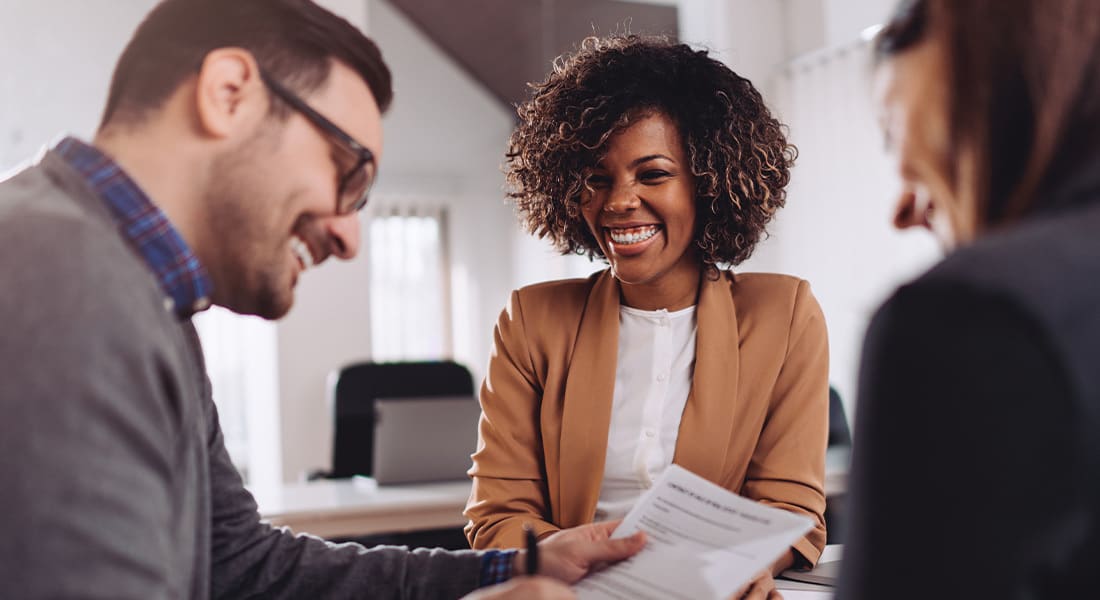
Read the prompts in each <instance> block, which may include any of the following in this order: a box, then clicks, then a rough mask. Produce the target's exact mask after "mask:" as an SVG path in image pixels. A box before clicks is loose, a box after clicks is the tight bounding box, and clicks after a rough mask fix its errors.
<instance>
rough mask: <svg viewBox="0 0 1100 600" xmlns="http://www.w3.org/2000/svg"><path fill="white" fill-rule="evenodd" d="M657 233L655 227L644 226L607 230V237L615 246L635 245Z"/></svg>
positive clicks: (657, 228)
mask: <svg viewBox="0 0 1100 600" xmlns="http://www.w3.org/2000/svg"><path fill="white" fill-rule="evenodd" d="M658 231H660V228H659V227H657V226H656V225H646V226H644V227H631V228H629V229H608V235H609V236H610V237H611V241H613V242H615V243H616V244H637V243H638V242H644V241H646V240H648V239H649V238H651V237H653V236H655V235H657V232H658Z"/></svg>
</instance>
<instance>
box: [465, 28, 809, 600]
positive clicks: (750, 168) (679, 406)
mask: <svg viewBox="0 0 1100 600" xmlns="http://www.w3.org/2000/svg"><path fill="white" fill-rule="evenodd" d="M519 114H520V117H521V119H520V120H521V122H520V125H519V126H518V128H517V129H516V131H515V132H514V134H513V135H512V138H511V142H510V152H509V154H508V178H509V182H510V184H511V187H512V189H511V196H512V198H513V199H514V200H515V202H516V204H517V206H518V209H519V211H520V213H521V215H522V217H523V219H524V221H525V224H526V226H527V228H528V229H529V230H530V231H531V232H533V233H536V234H538V235H539V236H541V237H548V238H550V240H551V241H552V242H553V243H554V244H555V246H556V247H557V248H558V249H559V250H560V251H562V252H563V253H585V254H588V255H589V256H590V257H593V256H596V257H600V258H602V259H604V260H606V261H607V262H608V263H609V265H610V268H609V269H607V270H605V271H602V272H599V273H597V274H595V275H593V276H591V277H589V278H588V279H575V280H565V281H554V282H548V283H543V284H539V285H534V286H530V287H527V288H523V289H520V290H518V291H516V292H514V293H513V295H512V298H511V301H510V303H509V305H508V307H507V308H506V309H505V310H504V312H503V313H502V314H501V317H500V320H499V323H498V325H497V328H496V331H495V337H494V348H493V352H492V356H491V357H490V362H489V368H488V373H487V377H486V380H485V383H484V385H483V387H482V390H481V403H482V408H483V416H482V420H481V426H480V432H479V433H480V438H479V444H478V450H477V452H476V453H475V455H474V457H473V458H474V466H473V469H472V470H471V474H472V475H473V479H474V488H473V493H472V496H471V498H470V502H469V504H468V505H467V510H466V514H467V516H469V518H470V524H469V525H468V527H467V534H468V536H469V539H470V542H471V545H472V546H473V547H475V548H488V547H510V546H515V545H517V544H521V543H522V540H523V526H524V525H525V524H530V525H531V526H532V527H534V529H535V531H536V532H537V533H538V534H539V535H540V536H544V535H547V534H549V533H551V532H553V531H556V530H557V529H559V528H563V527H570V526H572V525H576V524H581V523H587V522H590V521H592V520H594V519H595V520H605V519H613V518H617V517H621V516H623V515H624V514H626V512H627V511H628V510H629V509H630V507H631V506H632V505H633V504H634V502H635V501H636V500H637V499H638V498H639V497H640V495H641V494H643V493H644V492H645V491H646V490H647V489H648V488H649V486H650V485H651V484H652V482H653V481H654V480H655V479H656V478H657V477H658V476H659V475H660V474H661V472H662V471H663V470H664V469H665V468H667V467H668V465H669V464H670V463H673V462H675V463H676V464H679V465H681V466H683V467H685V468H687V469H688V470H691V471H693V472H695V473H697V474H699V475H701V476H703V477H705V478H707V479H709V480H711V481H713V482H716V483H718V484H720V485H722V486H724V487H725V488H727V489H729V490H732V491H734V492H736V493H738V494H741V495H743V496H746V497H748V498H752V499H756V500H758V501H760V502H763V503H767V504H770V505H773V506H777V507H780V508H783V509H787V510H790V511H793V512H797V513H800V514H803V515H806V516H808V517H810V518H811V519H812V520H813V521H814V523H815V524H816V525H815V527H814V528H813V530H812V531H810V533H809V534H808V535H807V536H806V537H805V538H804V539H801V540H799V541H798V542H797V543H796V544H795V545H794V547H793V548H792V549H791V551H790V552H789V553H788V554H787V555H785V556H784V557H783V558H782V559H781V560H780V561H779V562H778V563H777V564H776V565H775V566H774V568H775V569H777V570H778V569H782V568H785V567H789V566H792V565H794V564H801V565H812V564H814V563H815V561H816V560H817V558H818V556H819V555H820V552H821V549H822V548H823V546H824V544H825V528H824V520H823V517H822V515H823V512H824V509H825V495H824V491H823V479H824V456H825V446H826V437H827V414H828V349H827V340H826V332H825V321H824V318H823V316H822V313H821V310H820V308H819V306H818V304H817V302H816V301H815V300H814V297H813V296H812V295H811V293H810V290H809V285H808V284H807V283H806V282H805V281H802V280H799V279H796V278H793V277H787V276H781V275H771V274H742V273H738V274H736V275H735V274H734V273H733V272H731V271H729V270H726V269H723V268H721V267H720V266H719V265H724V264H734V265H736V264H737V263H740V262H741V261H742V260H744V259H745V258H747V257H748V256H749V254H750V253H751V252H752V250H753V248H754V246H755V245H756V243H757V241H758V240H759V239H760V236H761V234H762V233H763V231H764V227H765V225H766V224H767V223H768V222H769V221H770V220H771V218H772V216H773V215H774V214H775V212H776V211H777V210H778V209H779V208H780V207H781V206H782V205H783V203H784V200H785V191H784V187H785V186H786V184H787V181H788V171H789V166H790V164H791V162H792V160H793V158H794V148H793V147H792V146H790V145H789V144H788V143H787V141H786V139H785V137H784V135H783V132H782V127H781V125H780V123H779V122H777V121H776V120H775V119H774V118H773V117H772V116H771V114H770V112H769V111H768V109H767V107H766V106H765V105H764V103H763V101H762V99H761V97H760V94H759V93H758V92H757V91H756V90H755V89H754V88H753V86H752V84H751V83H750V82H749V81H748V80H746V79H744V78H742V77H739V76H738V75H736V74H735V73H734V72H732V71H731V70H730V69H728V68H727V67H726V66H724V65H723V64H722V63H720V62H718V61H716V60H714V59H713V58H710V57H708V56H707V53H706V52H702V51H695V50H692V49H691V48H689V47H688V46H685V45H680V44H672V43H669V42H666V41H662V40H654V39H648V38H640V37H635V36H622V37H612V38H606V39H589V40H586V41H585V42H584V43H583V44H582V45H581V47H580V49H579V51H578V52H577V53H576V54H574V55H572V56H570V57H568V58H565V59H563V60H560V61H559V62H558V63H557V66H556V68H555V70H554V72H553V73H552V74H551V75H550V76H549V78H548V79H547V80H546V81H545V82H543V83H542V84H541V85H539V86H537V88H536V90H535V93H534V97H533V98H532V99H531V100H530V101H529V102H527V103H526V104H524V105H523V106H521V107H520V110H519ZM771 586H772V582H771V574H768V575H767V576H765V577H763V578H762V580H761V581H759V582H758V591H759V590H762V591H763V595H761V596H760V597H766V596H767V594H768V592H769V591H770V589H771Z"/></svg>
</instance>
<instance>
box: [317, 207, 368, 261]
mask: <svg viewBox="0 0 1100 600" xmlns="http://www.w3.org/2000/svg"><path fill="white" fill-rule="evenodd" d="M322 227H323V228H324V233H325V239H326V243H328V245H329V251H330V252H331V254H332V255H333V256H335V257H337V258H340V259H343V260H351V259H352V258H355V255H357V254H359V244H360V232H359V213H358V212H354V213H351V214H348V215H340V216H334V217H329V218H327V219H325V220H324V221H323V223H322Z"/></svg>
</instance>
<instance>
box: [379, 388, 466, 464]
mask: <svg viewBox="0 0 1100 600" xmlns="http://www.w3.org/2000/svg"><path fill="white" fill-rule="evenodd" d="M374 409H375V425H374V427H375V429H374V451H373V461H374V468H373V473H374V479H375V480H376V481H377V482H378V483H379V484H395V483H423V482H431V481H454V480H461V479H466V478H467V475H466V471H467V470H469V468H470V465H471V461H470V455H471V454H473V452H474V450H475V449H476V447H477V423H478V419H479V418H480V416H481V405H480V404H478V401H477V398H475V397H474V396H428V397H413V398H378V399H376V400H375V401H374Z"/></svg>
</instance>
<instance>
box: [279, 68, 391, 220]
mask: <svg viewBox="0 0 1100 600" xmlns="http://www.w3.org/2000/svg"><path fill="white" fill-rule="evenodd" d="M260 78H261V79H263V82H264V85H266V86H267V87H268V89H270V90H271V91H272V93H274V94H275V95H276V96H278V97H279V99H281V100H282V101H283V102H286V103H287V104H289V105H290V107H291V108H293V109H294V110H296V111H298V112H300V113H302V116H304V117H305V118H307V119H309V121H310V122H311V123H313V124H314V125H315V126H316V127H317V128H318V129H320V130H321V131H323V132H324V133H326V134H328V135H329V136H330V137H332V138H335V139H336V140H337V141H338V142H339V143H340V145H342V146H343V148H344V150H346V151H348V152H351V153H352V154H353V155H355V156H356V163H355V167H353V168H352V169H351V170H350V171H348V172H347V173H345V174H344V175H343V176H342V177H341V178H340V185H339V187H338V188H337V191H336V194H337V196H336V214H339V215H349V214H351V213H353V212H356V211H359V210H362V208H363V207H364V206H366V205H367V195H368V194H369V193H370V188H371V186H372V185H374V178H375V175H376V174H377V171H378V167H377V164H376V163H375V161H374V153H373V152H371V151H370V150H369V149H368V148H367V147H366V146H364V145H363V144H360V143H359V142H357V141H355V139H354V138H352V137H351V136H350V135H348V133H347V132H346V131H344V130H343V129H340V127H338V126H337V125H336V124H335V123H333V122H332V121H329V120H328V119H327V118H325V117H324V116H322V115H321V113H319V112H317V111H316V110H313V108H312V107H311V106H310V105H308V104H306V103H305V101H304V100H302V99H301V98H299V97H298V96H297V95H296V94H295V93H294V92H292V91H290V90H288V89H287V88H286V87H284V86H283V85H282V84H281V83H279V82H278V81H275V79H274V78H272V77H271V76H270V75H268V74H267V73H266V72H265V71H263V70H262V69H261V70H260Z"/></svg>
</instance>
